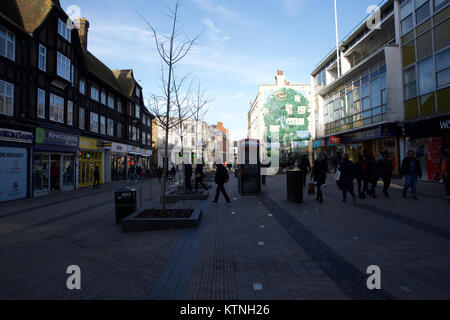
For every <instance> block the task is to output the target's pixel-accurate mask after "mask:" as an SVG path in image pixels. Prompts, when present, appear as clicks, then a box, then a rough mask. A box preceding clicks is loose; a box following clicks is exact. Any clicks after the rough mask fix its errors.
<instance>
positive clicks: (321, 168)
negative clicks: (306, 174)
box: [311, 153, 327, 203]
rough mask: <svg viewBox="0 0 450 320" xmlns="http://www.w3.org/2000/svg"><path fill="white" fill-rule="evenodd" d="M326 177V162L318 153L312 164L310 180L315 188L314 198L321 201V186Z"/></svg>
mask: <svg viewBox="0 0 450 320" xmlns="http://www.w3.org/2000/svg"><path fill="white" fill-rule="evenodd" d="M326 179H327V163H326V161H325V158H324V157H323V154H322V153H320V154H319V157H318V158H317V160H316V161H314V166H313V169H312V173H311V180H312V181H313V182H314V184H315V185H316V188H317V197H316V200H317V201H319V202H320V203H323V193H322V186H323V185H324V184H325V181H326Z"/></svg>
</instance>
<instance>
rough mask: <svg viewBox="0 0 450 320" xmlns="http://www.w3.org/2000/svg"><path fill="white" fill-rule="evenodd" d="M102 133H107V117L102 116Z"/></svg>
mask: <svg viewBox="0 0 450 320" xmlns="http://www.w3.org/2000/svg"><path fill="white" fill-rule="evenodd" d="M100 134H103V135H106V117H105V116H100Z"/></svg>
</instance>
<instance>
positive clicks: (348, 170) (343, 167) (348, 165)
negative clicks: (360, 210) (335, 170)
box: [339, 153, 356, 203]
mask: <svg viewBox="0 0 450 320" xmlns="http://www.w3.org/2000/svg"><path fill="white" fill-rule="evenodd" d="M339 170H340V171H341V176H340V179H339V185H340V186H341V188H342V202H347V192H348V193H350V194H351V195H352V197H353V202H354V203H355V202H356V196H355V193H354V191H353V190H354V186H353V179H354V175H355V165H354V164H353V162H352V161H350V155H349V154H348V153H345V154H344V158H343V160H342V161H341V164H340V165H339Z"/></svg>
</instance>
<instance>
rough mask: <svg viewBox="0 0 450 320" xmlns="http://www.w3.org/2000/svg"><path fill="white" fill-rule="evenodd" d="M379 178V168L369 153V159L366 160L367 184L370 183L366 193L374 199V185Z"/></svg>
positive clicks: (375, 185) (375, 196)
mask: <svg viewBox="0 0 450 320" xmlns="http://www.w3.org/2000/svg"><path fill="white" fill-rule="evenodd" d="M379 178H380V168H379V166H378V163H377V162H376V161H375V157H374V156H373V155H372V154H371V155H369V161H367V185H368V184H369V183H370V189H369V191H368V193H367V194H369V195H371V196H372V197H373V198H374V199H376V198H377V195H376V187H377V184H378V179H379Z"/></svg>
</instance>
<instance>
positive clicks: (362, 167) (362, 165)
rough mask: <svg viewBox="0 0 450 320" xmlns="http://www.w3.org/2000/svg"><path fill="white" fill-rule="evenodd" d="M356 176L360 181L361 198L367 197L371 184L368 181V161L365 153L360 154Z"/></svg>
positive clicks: (359, 192)
mask: <svg viewBox="0 0 450 320" xmlns="http://www.w3.org/2000/svg"><path fill="white" fill-rule="evenodd" d="M355 178H356V181H357V182H358V195H359V198H360V199H365V198H366V192H367V191H368V189H369V186H368V183H367V161H366V158H365V157H364V156H363V155H359V161H358V162H357V163H356V165H355Z"/></svg>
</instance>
